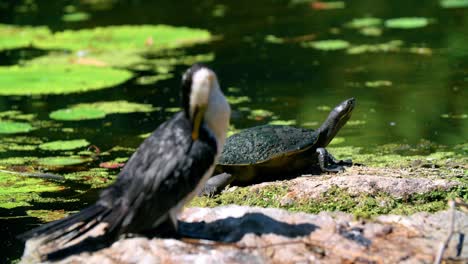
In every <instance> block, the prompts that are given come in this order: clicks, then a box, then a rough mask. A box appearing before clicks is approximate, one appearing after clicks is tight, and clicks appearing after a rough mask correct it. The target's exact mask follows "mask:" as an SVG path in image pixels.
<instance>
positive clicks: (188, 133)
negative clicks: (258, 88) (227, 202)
mask: <svg viewBox="0 0 468 264" xmlns="http://www.w3.org/2000/svg"><path fill="white" fill-rule="evenodd" d="M181 93H182V107H183V111H182V112H180V113H177V114H175V115H174V116H173V117H172V118H171V119H170V120H168V121H166V122H164V123H163V124H161V125H160V126H159V127H158V128H157V129H156V130H155V131H154V132H153V133H152V135H151V136H150V137H149V138H147V139H146V140H145V141H144V142H143V143H142V144H141V145H140V146H139V147H138V149H137V150H136V151H135V153H134V154H133V155H132V156H131V158H130V159H129V160H128V162H127V163H126V164H125V166H124V167H123V169H122V171H121V172H120V174H119V176H118V178H117V180H116V182H115V183H114V184H112V185H111V186H109V187H108V188H106V189H104V190H103V191H102V192H101V194H100V197H99V200H98V201H97V202H96V203H95V204H94V205H91V206H90V207H87V208H85V209H83V210H82V211H80V212H79V213H77V214H74V215H71V216H69V217H66V218H64V219H61V220H57V221H55V222H51V223H48V224H45V225H42V226H40V227H38V228H36V229H33V230H31V231H28V232H27V233H24V234H22V235H20V238H22V239H24V240H25V239H29V238H34V239H29V241H28V243H29V244H28V243H26V249H25V253H24V255H23V258H24V257H26V255H28V254H31V253H32V252H31V251H35V253H33V255H36V256H40V257H41V258H44V255H45V256H46V257H54V256H55V257H57V256H58V257H62V255H63V252H67V249H69V248H73V247H76V245H80V244H83V243H84V242H86V241H92V239H94V238H95V237H96V239H97V238H105V240H106V241H111V242H113V241H115V240H117V239H118V237H119V236H120V235H122V234H135V233H136V234H142V233H143V234H144V233H145V232H150V231H151V230H152V229H155V228H157V227H158V226H159V225H161V224H162V223H167V222H169V223H170V224H171V225H172V227H173V228H174V230H176V229H177V219H176V218H177V215H178V213H179V212H180V211H181V209H182V207H183V206H184V205H185V204H186V203H187V202H189V201H190V200H191V199H192V198H193V197H194V196H195V195H196V194H198V192H199V191H200V190H201V188H202V187H203V186H204V185H205V182H206V181H207V180H208V179H209V177H210V176H211V175H212V173H213V169H214V166H215V164H216V161H217V159H218V156H219V155H220V153H221V151H222V148H223V145H224V141H225V138H226V132H227V129H228V126H229V117H230V111H231V109H230V107H229V104H228V102H227V100H226V98H225V97H224V95H223V93H222V91H221V89H220V87H219V84H218V80H217V77H216V74H215V73H214V72H213V71H212V70H211V69H209V68H208V67H206V66H204V65H201V64H195V65H193V66H192V67H190V68H189V69H188V70H187V71H186V72H185V73H184V75H183V77H182V91H181ZM90 239H91V240H90ZM84 240H86V241H84ZM30 241H31V242H30ZM100 241H102V239H100ZM80 246H81V245H80ZM51 248H52V249H53V251H52V252H47V251H49V250H50V249H51ZM41 249H43V250H41ZM42 251H44V252H42ZM68 251H70V250H68ZM58 252H62V253H61V254H57V253H58ZM54 254H55V255H54Z"/></svg>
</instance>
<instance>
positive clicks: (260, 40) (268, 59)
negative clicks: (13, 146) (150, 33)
mask: <svg viewBox="0 0 468 264" xmlns="http://www.w3.org/2000/svg"><path fill="white" fill-rule="evenodd" d="M223 2H224V3H218V2H213V1H180V2H174V1H158V3H157V4H155V3H154V1H112V0H108V1H87V0H82V1H71V3H72V4H73V5H68V6H67V4H66V3H65V1H54V3H51V1H48V0H37V1H12V2H11V3H0V13H1V14H2V15H1V16H0V23H6V24H17V25H46V26H49V27H50V28H51V29H52V30H53V31H57V30H63V29H82V28H91V27H95V26H107V25H122V24H160V23H164V24H170V25H175V26H190V27H197V28H203V29H207V30H209V31H211V32H212V33H213V34H215V35H217V36H220V38H219V39H218V40H216V41H214V42H212V43H209V44H203V45H198V46H195V47H191V48H186V49H181V50H179V51H180V52H175V53H174V54H179V55H180V54H186V55H194V56H195V55H198V54H209V55H210V58H209V59H208V60H212V61H211V62H210V65H211V66H212V67H213V68H214V69H215V70H216V71H217V73H218V75H219V78H220V82H221V84H222V86H223V87H225V88H227V87H231V88H230V89H225V90H226V91H227V94H228V95H229V96H232V97H233V99H232V100H233V101H234V102H235V103H236V104H233V119H232V123H233V125H234V127H235V128H237V129H241V128H245V127H249V126H254V125H259V124H264V123H268V122H272V121H274V122H281V121H284V122H291V120H293V121H292V122H293V123H294V121H295V123H296V124H297V125H303V126H306V127H311V128H314V127H317V126H318V125H319V124H320V123H321V122H322V121H323V120H324V119H325V118H326V116H327V114H328V110H327V109H329V108H330V107H333V106H334V105H336V104H337V103H339V102H341V101H342V100H343V99H345V98H349V97H355V98H356V99H357V102H358V105H357V107H356V109H355V113H354V115H353V117H352V119H351V120H352V122H351V123H350V124H348V125H347V126H345V127H344V128H343V129H342V131H341V132H340V133H339V136H340V137H342V138H344V139H345V140H344V141H343V140H342V142H343V143H342V144H343V145H351V146H358V147H367V148H369V149H371V148H372V146H377V145H383V144H387V143H408V144H416V143H418V142H420V140H421V139H426V140H430V141H432V142H435V143H438V144H444V145H448V146H452V145H455V144H460V143H465V142H466V141H467V136H466V135H468V116H467V115H468V103H467V100H466V98H467V87H468V34H466V28H467V27H468V8H465V9H463V8H455V9H444V8H442V7H441V6H440V5H439V3H438V1H431V2H430V3H426V4H425V5H422V4H421V3H420V2H415V1H413V2H411V1H370V0H360V1H352V3H349V1H347V2H346V6H344V8H341V7H339V8H337V9H330V10H323V9H321V8H317V5H311V4H310V3H307V1H293V0H291V1H286V0H282V1H279V0H276V1H273V0H271V1H236V2H227V1H223ZM67 3H68V2H67ZM91 3H98V4H91ZM70 12H82V13H86V14H89V16H87V17H85V19H78V20H76V21H69V22H65V21H62V20H61V18H62V16H63V14H64V13H70ZM367 16H372V17H375V18H378V22H375V20H374V21H373V22H371V23H370V25H367V26H363V27H358V28H355V27H354V28H353V27H350V26H346V24H347V23H349V22H350V21H352V20H353V19H356V18H363V17H367ZM399 17H421V18H427V21H428V24H427V25H424V26H422V27H417V28H413V29H400V28H388V27H386V26H385V21H386V20H387V19H391V18H399ZM425 21H426V20H425ZM318 40H343V41H345V42H346V45H344V46H345V47H338V48H336V46H335V48H329V49H328V50H321V49H317V48H314V47H309V46H308V45H303V43H305V42H311V41H318ZM345 42H339V43H338V44H340V43H341V44H340V45H342V44H343V43H345ZM336 43H337V42H335V44H336ZM351 49H352V50H351ZM44 54H46V51H41V50H35V49H30V48H28V49H17V50H7V51H2V52H0V65H14V64H17V63H22V62H24V61H27V60H30V59H32V58H35V57H37V56H42V55H44ZM146 58H147V59H148V61H149V60H153V61H154V60H155V59H157V58H158V55H154V54H147V56H146ZM143 65H144V64H143ZM185 67H186V66H185V65H183V63H182V64H178V65H177V66H176V68H175V70H173V72H174V73H176V74H175V75H174V76H173V77H172V78H169V77H171V76H168V78H169V79H167V78H163V79H161V80H157V82H156V83H155V84H153V85H152V84H147V83H146V84H144V85H143V84H142V81H141V80H151V78H153V79H154V77H153V76H154V73H155V71H154V70H155V69H154V68H151V69H149V68H145V67H140V68H136V69H134V73H135V74H136V77H135V78H133V79H131V80H129V81H127V82H126V83H124V84H121V85H119V86H117V87H115V88H111V89H106V90H101V91H94V92H89V93H82V94H72V95H66V96H62V95H50V96H35V97H17V96H2V97H0V111H7V110H19V111H21V112H22V113H26V114H31V113H34V114H36V115H37V118H38V119H40V120H49V118H48V114H49V113H50V112H52V111H54V110H57V109H62V108H66V107H67V106H70V105H73V104H77V103H83V102H95V101H104V100H105V101H110V100H115V101H117V100H127V101H130V102H138V103H145V104H152V105H153V106H154V107H158V110H157V111H154V112H151V113H149V114H148V113H133V114H125V115H124V114H122V115H109V116H106V118H104V119H101V120H94V121H93V120H91V121H80V122H77V123H75V122H72V123H66V125H65V126H64V127H66V128H67V129H68V130H66V131H67V133H64V132H63V130H61V129H49V128H50V127H47V126H46V127H45V128H43V129H38V130H36V131H33V132H31V133H30V134H31V135H33V136H35V137H38V138H42V139H43V140H45V141H52V140H61V139H74V138H84V139H87V140H88V141H89V142H92V144H93V145H96V146H99V148H100V149H103V150H107V149H110V148H112V147H114V146H117V145H120V146H126V147H136V146H137V145H138V144H139V142H140V141H141V138H140V137H138V135H141V134H145V133H147V132H150V131H152V130H153V129H154V128H156V127H157V125H158V124H160V123H161V122H163V121H164V120H166V119H167V118H168V117H169V116H170V115H171V114H172V113H171V112H172V111H165V109H166V110H167V109H168V110H171V109H174V107H178V83H179V78H180V76H179V74H180V72H181V71H183V70H184V69H185ZM156 71H159V72H160V73H161V71H162V72H163V73H164V69H160V68H159V70H158V69H156ZM140 76H150V77H151V78H150V77H148V78H143V79H142V78H138V77H140ZM240 96H247V99H245V97H244V98H241V99H239V98H238V99H235V98H237V97H240ZM327 107H328V108H327ZM252 110H255V111H257V112H255V111H252ZM262 111H263V112H262ZM252 113H271V114H268V115H260V116H257V115H255V114H254V115H252ZM21 153H23V152H21V151H20V152H14V151H13V152H12V151H7V152H1V153H0V156H1V157H2V158H6V157H10V156H12V155H18V154H21ZM28 155H33V154H31V153H28ZM34 155H36V156H43V155H47V154H46V153H44V152H43V151H36V153H34ZM119 155H120V156H125V155H129V154H128V153H124V154H119ZM119 155H117V154H115V157H118V156H119ZM98 164H99V163H98V162H95V163H92V164H91V165H89V166H98ZM93 192H95V191H93ZM94 197H95V195H94V194H93V195H87V196H86V197H79V198H80V199H82V201H83V200H93V198H94ZM47 206H49V207H50V205H47ZM82 206H83V203H82V202H81V203H79V202H78V203H76V204H74V205H67V207H69V209H72V210H78V209H80V208H82ZM36 207H38V208H39V207H41V206H40V205H37V206H36ZM57 208H61V207H60V205H57ZM0 215H1V216H15V215H24V210H23V211H21V210H16V211H14V210H5V209H1V210H0ZM2 221H6V224H5V225H3V223H2V225H1V226H2V228H6V229H7V230H2V233H4V234H7V236H8V238H7V239H6V240H5V241H2V244H1V245H2V246H1V247H2V250H1V251H2V252H6V251H5V250H4V249H7V250H9V251H8V252H10V253H8V254H7V256H8V258H10V257H13V258H14V257H18V256H19V254H20V252H21V245H20V244H19V243H17V242H16V241H15V240H13V238H12V237H13V236H14V235H15V233H17V232H19V231H24V230H25V229H28V228H29V226H24V225H21V226H19V224H18V223H22V224H27V223H32V222H35V221H36V220H31V218H22V219H21V220H2ZM15 223H16V224H15ZM35 223H37V222H35ZM13 224H15V225H13ZM3 231H4V232H3ZM12 248H13V249H14V250H11V249H12ZM2 254H4V253H2Z"/></svg>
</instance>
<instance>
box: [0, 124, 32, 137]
mask: <svg viewBox="0 0 468 264" xmlns="http://www.w3.org/2000/svg"><path fill="white" fill-rule="evenodd" d="M34 129H35V128H34V127H33V126H32V125H31V124H29V123H24V122H13V121H0V134H17V133H27V132H30V131H32V130H34Z"/></svg>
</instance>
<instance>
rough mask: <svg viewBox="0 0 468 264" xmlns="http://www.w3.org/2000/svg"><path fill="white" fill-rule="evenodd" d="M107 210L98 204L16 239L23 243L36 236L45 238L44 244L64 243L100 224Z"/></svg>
mask: <svg viewBox="0 0 468 264" xmlns="http://www.w3.org/2000/svg"><path fill="white" fill-rule="evenodd" d="M109 212H110V210H109V208H107V207H104V206H102V205H99V204H94V205H92V206H90V207H87V208H85V209H83V210H82V211H80V212H79V213H76V214H73V215H70V216H68V217H66V218H63V219H60V220H57V221H54V222H51V223H47V224H44V225H41V226H39V227H37V228H34V229H32V230H30V231H27V232H25V233H23V234H20V235H18V237H17V238H18V239H21V240H23V241H25V240H27V239H29V238H32V237H37V236H45V237H46V240H45V241H44V242H50V241H52V240H63V241H61V242H64V243H66V242H67V241H71V240H73V239H76V238H78V237H79V236H81V235H83V234H85V233H86V232H88V231H89V230H91V229H92V228H93V227H95V226H96V225H97V224H99V223H100V220H102V219H103V218H104V217H105V216H106V215H107V214H108V213H109Z"/></svg>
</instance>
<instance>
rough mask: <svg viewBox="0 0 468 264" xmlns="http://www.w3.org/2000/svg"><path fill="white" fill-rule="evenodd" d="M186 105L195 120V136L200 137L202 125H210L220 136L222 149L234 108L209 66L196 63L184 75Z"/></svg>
mask: <svg viewBox="0 0 468 264" xmlns="http://www.w3.org/2000/svg"><path fill="white" fill-rule="evenodd" d="M182 105H183V108H184V112H185V115H186V116H187V118H188V119H189V120H190V121H191V123H192V139H193V140H197V139H198V137H199V132H200V128H201V127H202V126H203V125H206V126H207V127H208V129H210V130H211V132H212V133H213V134H214V136H215V137H216V140H217V142H216V143H217V144H218V151H219V150H220V148H221V149H222V147H223V145H224V141H225V138H226V132H227V129H228V126H229V117H230V113H231V109H230V107H229V104H228V103H227V100H226V98H225V97H224V94H223V92H222V91H221V89H220V87H219V83H218V78H217V77H216V74H215V73H214V71H212V70H211V69H210V68H208V67H207V66H205V65H202V64H194V65H193V66H192V67H190V68H189V69H188V70H187V71H186V72H185V74H184V75H183V77H182Z"/></svg>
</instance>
